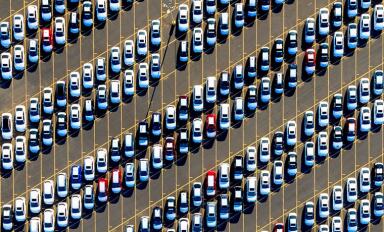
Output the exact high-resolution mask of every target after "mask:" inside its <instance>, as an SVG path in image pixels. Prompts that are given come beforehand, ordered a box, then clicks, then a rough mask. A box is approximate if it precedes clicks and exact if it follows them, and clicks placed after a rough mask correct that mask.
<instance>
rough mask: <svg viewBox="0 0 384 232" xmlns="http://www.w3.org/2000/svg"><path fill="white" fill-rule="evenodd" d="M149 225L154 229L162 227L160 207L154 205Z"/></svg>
mask: <svg viewBox="0 0 384 232" xmlns="http://www.w3.org/2000/svg"><path fill="white" fill-rule="evenodd" d="M151 225H152V227H153V229H155V230H160V229H161V228H162V227H163V210H162V209H161V208H160V207H155V208H154V209H153V211H152V217H151Z"/></svg>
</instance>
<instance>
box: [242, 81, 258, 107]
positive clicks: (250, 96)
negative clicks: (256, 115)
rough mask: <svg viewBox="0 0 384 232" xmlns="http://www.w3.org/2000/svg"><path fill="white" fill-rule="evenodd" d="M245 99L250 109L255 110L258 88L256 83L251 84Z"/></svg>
mask: <svg viewBox="0 0 384 232" xmlns="http://www.w3.org/2000/svg"><path fill="white" fill-rule="evenodd" d="M245 101H246V105H247V109H248V110H255V109H256V107H257V88H256V86H255V85H250V86H249V87H248V89H247V93H246V96H245Z"/></svg>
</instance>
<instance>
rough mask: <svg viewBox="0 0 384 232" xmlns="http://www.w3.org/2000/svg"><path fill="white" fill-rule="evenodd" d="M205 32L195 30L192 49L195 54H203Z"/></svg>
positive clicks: (197, 28)
mask: <svg viewBox="0 0 384 232" xmlns="http://www.w3.org/2000/svg"><path fill="white" fill-rule="evenodd" d="M203 44H204V43H203V30H202V29H201V28H199V27H195V28H193V34H192V49H193V52H194V53H202V52H203Z"/></svg>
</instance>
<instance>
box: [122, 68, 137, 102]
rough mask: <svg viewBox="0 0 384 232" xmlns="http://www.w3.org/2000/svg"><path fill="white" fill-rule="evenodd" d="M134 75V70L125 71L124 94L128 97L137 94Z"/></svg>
mask: <svg viewBox="0 0 384 232" xmlns="http://www.w3.org/2000/svg"><path fill="white" fill-rule="evenodd" d="M134 79H135V78H134V73H133V71H132V70H125V71H124V85H123V89H124V94H125V95H126V96H132V95H134V94H135V83H134V81H135V80H134Z"/></svg>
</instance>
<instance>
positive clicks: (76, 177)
mask: <svg viewBox="0 0 384 232" xmlns="http://www.w3.org/2000/svg"><path fill="white" fill-rule="evenodd" d="M82 173H83V172H82V169H81V166H80V165H74V166H72V167H71V176H70V183H71V187H72V189H74V190H78V189H80V187H81V184H82Z"/></svg>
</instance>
